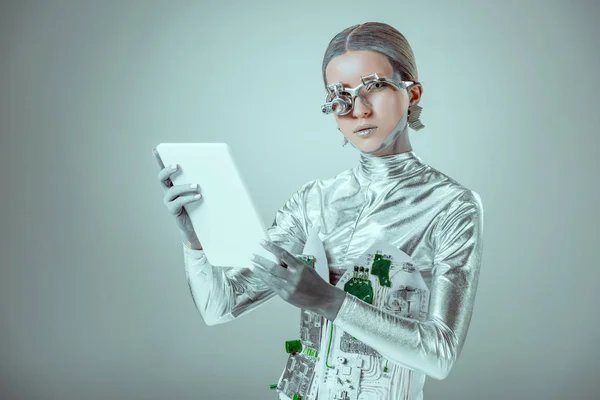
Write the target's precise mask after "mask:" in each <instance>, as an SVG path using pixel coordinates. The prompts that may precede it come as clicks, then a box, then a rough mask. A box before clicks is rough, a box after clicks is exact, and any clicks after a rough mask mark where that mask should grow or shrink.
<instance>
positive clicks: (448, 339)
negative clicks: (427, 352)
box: [426, 334, 460, 381]
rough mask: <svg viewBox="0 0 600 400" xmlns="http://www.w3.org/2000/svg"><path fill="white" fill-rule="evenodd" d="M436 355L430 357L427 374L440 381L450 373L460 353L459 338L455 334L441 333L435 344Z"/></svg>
mask: <svg viewBox="0 0 600 400" xmlns="http://www.w3.org/2000/svg"><path fill="white" fill-rule="evenodd" d="M435 348H436V350H435V356H434V357H431V358H430V359H429V361H430V363H429V368H428V370H429V371H427V372H426V374H427V375H429V376H430V377H432V378H433V379H436V380H438V381H441V380H444V379H446V378H447V377H448V375H450V371H452V368H453V367H454V364H455V363H456V360H457V359H458V355H459V353H460V349H459V343H458V338H457V337H456V336H455V335H453V334H449V335H440V337H439V339H438V341H437V345H436V346H435Z"/></svg>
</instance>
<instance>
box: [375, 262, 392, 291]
mask: <svg viewBox="0 0 600 400" xmlns="http://www.w3.org/2000/svg"><path fill="white" fill-rule="evenodd" d="M391 265H392V261H391V260H387V259H385V258H383V256H382V255H381V254H375V259H374V260H373V265H372V266H371V273H372V274H373V275H375V276H378V277H379V284H380V285H381V286H387V287H391V286H392V282H391V281H390V266H391Z"/></svg>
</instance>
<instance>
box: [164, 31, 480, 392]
mask: <svg viewBox="0 0 600 400" xmlns="http://www.w3.org/2000/svg"><path fill="white" fill-rule="evenodd" d="M322 69H323V80H324V83H325V87H326V90H327V98H326V102H325V104H324V105H323V106H322V111H323V112H324V113H329V114H332V115H333V117H334V118H335V120H336V121H337V124H338V129H339V130H340V132H341V133H342V134H343V136H344V142H345V143H346V142H350V143H351V144H352V145H353V146H354V147H355V148H356V149H357V150H358V151H359V153H360V163H359V165H358V166H357V167H355V168H352V169H349V170H346V171H344V172H342V173H340V174H339V175H337V176H335V177H333V178H331V179H327V180H314V181H310V182H307V183H306V184H304V185H303V186H302V187H301V188H300V189H299V190H298V191H297V192H296V193H295V194H294V195H293V196H292V197H291V198H290V199H289V200H288V201H287V202H286V204H285V205H284V206H283V207H282V208H281V209H280V210H278V212H277V214H276V217H275V221H274V222H273V225H272V226H271V228H270V229H269V230H268V234H269V237H270V239H271V241H270V242H268V243H266V244H264V245H263V246H264V247H265V248H266V249H267V250H269V251H271V252H272V253H273V254H275V255H276V256H277V257H278V258H279V260H280V261H281V263H280V264H279V265H275V264H273V263H271V262H269V261H268V260H266V259H264V258H261V257H256V258H254V259H253V264H254V266H256V268H254V269H253V270H250V269H235V268H217V267H214V266H212V265H210V264H209V263H208V262H207V260H206V258H205V257H204V254H203V251H202V250H201V245H200V243H199V242H198V239H197V237H195V234H194V233H193V230H192V229H191V228H190V227H191V224H190V223H189V220H188V219H187V216H186V215H185V211H184V210H183V208H182V206H183V205H184V204H189V203H190V202H192V201H195V198H194V197H193V195H194V194H197V189H196V190H194V189H190V187H189V186H185V185H182V186H177V187H172V188H169V187H168V185H167V183H166V182H167V181H168V178H169V176H170V174H171V173H173V172H174V171H172V170H169V169H167V168H165V169H164V170H163V171H161V173H160V174H159V179H160V180H161V181H162V182H163V184H164V185H165V189H167V194H166V195H165V203H166V204H167V206H168V207H169V210H171V212H173V213H174V214H175V215H179V217H178V218H179V219H178V224H179V226H180V228H182V232H183V234H184V241H185V242H186V243H187V244H186V245H184V247H183V249H184V257H185V266H186V272H187V276H188V279H189V285H190V290H191V293H192V297H193V298H194V301H195V304H196V306H197V308H198V310H199V311H200V314H201V316H202V318H203V320H204V321H205V323H206V324H208V325H214V324H220V323H224V322H227V321H231V320H232V319H234V318H237V317H240V316H242V315H245V314H247V313H248V312H250V311H251V310H253V309H255V308H256V307H257V306H259V305H261V304H263V303H265V302H266V301H267V300H269V299H271V298H273V297H274V296H275V295H276V294H277V295H279V296H280V297H282V298H283V299H284V300H286V301H287V302H289V303H290V304H293V305H295V306H297V307H299V308H302V309H303V311H304V310H308V311H310V312H312V313H315V314H318V315H320V316H323V317H324V318H325V319H326V321H325V323H326V324H327V328H332V329H336V330H337V331H338V335H337V336H336V338H337V339H336V340H337V342H336V341H335V340H333V339H332V337H333V335H332V330H331V329H324V330H323V340H324V341H329V343H330V344H329V346H330V349H329V350H331V343H335V344H334V345H333V347H334V349H333V351H334V352H335V351H337V352H338V357H337V358H336V360H338V361H339V366H337V367H335V366H332V365H330V364H332V363H333V362H334V361H333V360H331V359H330V358H331V355H330V352H329V351H328V352H327V355H326V356H324V354H323V353H321V357H320V358H319V359H320V360H323V359H325V361H324V363H325V364H326V365H327V368H332V369H333V368H339V372H336V373H335V374H334V375H335V376H336V377H335V378H332V373H331V371H330V370H328V369H327V368H325V370H324V372H323V371H322V372H321V373H320V374H319V373H315V374H309V375H310V376H311V377H312V378H311V379H312V381H311V382H309V387H308V388H304V389H303V390H304V392H303V393H300V392H296V393H297V395H296V398H299V397H301V398H302V399H306V398H315V397H317V396H318V398H319V399H321V400H325V399H330V398H331V399H334V398H335V399H361V400H364V399H400V398H402V399H405V398H410V399H421V398H422V397H423V385H424V382H425V376H426V375H429V376H431V377H433V378H435V379H444V378H445V377H446V376H447V375H448V374H449V372H450V370H451V368H452V366H453V364H454V363H455V362H456V360H457V358H458V356H459V354H460V352H461V349H462V346H463V344H464V341H465V338H466V335H467V330H468V327H469V323H470V319H471V314H472V309H473V303H474V300H475V294H476V290H477V283H478V278H479V270H480V263H481V254H482V229H483V208H482V204H481V200H480V197H479V196H478V195H477V193H475V192H474V191H472V190H469V189H467V188H465V187H464V186H462V185H460V184H459V183H457V182H456V181H455V180H453V179H451V178H449V177H448V176H446V175H444V174H443V173H441V172H439V171H437V170H435V169H434V168H432V167H430V166H428V165H427V164H425V163H423V162H422V161H421V159H420V158H419V157H418V156H417V155H416V154H415V153H414V151H413V149H412V147H411V145H410V141H409V137H408V127H409V126H410V127H411V128H413V129H415V130H418V129H421V128H423V125H422V124H421V122H420V121H419V115H420V111H421V108H420V107H419V106H418V103H419V101H420V98H421V95H422V86H421V84H420V83H418V75H417V69H416V64H415V59H414V55H413V52H412V50H411V47H410V45H409V44H408V42H407V41H406V39H405V37H404V36H403V35H402V34H401V33H400V32H398V31H397V30H396V29H394V28H392V27H391V26H389V25H386V24H382V23H375V22H370V23H364V24H361V25H355V26H352V27H350V28H347V29H345V30H344V31H342V32H340V33H339V34H337V35H336V36H335V37H334V38H333V39H332V40H331V42H330V43H329V46H328V48H327V51H326V52H325V56H324V60H323V65H322ZM345 143H344V144H345ZM315 231H316V232H318V238H319V240H320V241H321V242H322V244H323V247H324V249H325V252H326V256H327V263H328V266H329V272H330V282H329V283H328V282H326V281H325V280H323V279H322V278H321V277H320V276H319V275H318V274H317V273H316V271H315V270H314V269H312V268H310V267H309V266H307V265H306V264H305V263H304V262H303V261H301V260H299V259H298V258H297V255H298V254H300V253H301V251H302V247H303V245H304V244H305V243H306V241H307V239H308V237H309V235H310V234H311V232H315ZM377 240H379V241H384V242H385V243H388V244H389V245H390V246H392V247H394V248H395V249H398V251H400V252H403V253H405V254H406V255H408V256H410V259H411V262H412V264H413V265H415V266H416V269H417V270H418V272H417V273H419V272H420V276H422V278H423V280H424V281H425V283H426V284H427V287H428V289H429V292H428V293H429V296H428V297H429V299H428V301H429V304H428V313H427V315H426V316H425V317H424V318H410V317H407V316H406V315H408V314H402V313H401V312H390V311H389V307H388V309H384V307H383V306H376V305H375V304H377V302H376V301H366V300H361V299H359V298H358V297H357V296H355V295H351V294H348V293H347V290H346V288H344V287H340V285H337V286H335V285H336V284H338V283H339V282H341V281H340V279H342V278H343V277H344V276H346V277H348V276H349V275H352V273H353V271H352V269H353V268H352V267H353V266H354V265H355V263H356V260H357V259H358V258H359V257H361V255H363V254H364V253H365V251H366V250H367V249H368V248H369V247H370V246H371V245H372V244H373V243H374V242H375V241H377ZM361 274H362V277H363V278H364V279H363V280H362V282H367V281H368V280H369V279H371V281H372V282H373V284H377V279H376V278H377V277H374V276H370V278H369V273H368V272H367V273H366V274H364V273H362V272H361ZM355 276H356V275H355ZM348 279H349V278H346V281H347V280H348ZM371 281H369V282H371ZM369 282H367V283H368V285H371V283H369ZM381 282H383V281H381ZM382 285H383V286H385V284H382ZM383 286H382V287H383ZM382 301H383V300H382ZM379 304H383V303H381V302H380V303H379ZM342 333H343V334H344V335H345V336H344V337H346V338H350V337H351V338H352V339H353V340H355V341H357V342H347V345H353V346H354V345H356V344H357V343H360V344H361V345H362V346H363V353H362V354H363V356H365V354H371V355H370V356H369V357H371V358H369V360H370V361H369V362H371V363H372V365H371V364H369V366H367V365H364V364H363V363H362V361H361V363H360V364H357V365H355V364H352V363H350V361H348V360H350V359H351V357H350V358H348V360H347V359H346V358H344V357H342V356H339V354H342V353H340V351H341V350H340V349H339V348H335V346H336V345H339V343H342V336H340V334H342ZM326 335H330V336H329V340H328V337H327V336H326ZM323 343H324V342H323ZM348 343H349V344H348ZM338 347H339V346H338ZM321 348H323V347H321ZM346 350H347V349H346ZM367 350H369V351H370V352H371V353H369V351H367ZM347 351H348V350H347ZM356 353H360V351H356ZM344 354H346V356H348V355H351V354H350V353H349V352H348V353H343V354H342V355H344ZM365 357H366V356H365ZM353 368H354V369H353ZM367 369H369V371H370V372H369V373H372V375H373V376H370V378H369V379H367V378H366V375H367ZM352 371H354V372H352ZM356 371H359V372H360V371H362V373H358V372H356ZM302 373H304V374H305V375H306V374H307V371H306V370H305V371H302ZM344 374H346V375H347V376H346V377H344V376H343V375H344ZM350 377H351V379H350ZM345 378H348V379H345ZM288 383H289V382H287V383H286V385H287V384H288ZM282 386H283V385H282V382H281V381H280V384H279V385H278V387H277V389H279V391H280V397H281V398H291V397H292V395H290V393H289V390H287V392H286V390H284V389H285V388H283V387H282ZM315 388H316V389H315ZM316 391H318V394H316Z"/></svg>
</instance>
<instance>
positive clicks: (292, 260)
mask: <svg viewBox="0 0 600 400" xmlns="http://www.w3.org/2000/svg"><path fill="white" fill-rule="evenodd" d="M261 245H262V247H264V248H265V249H266V250H268V251H269V252H271V253H273V255H274V256H275V257H277V258H278V259H279V260H281V261H282V262H283V263H285V264H286V265H287V266H288V267H292V268H297V267H299V265H300V264H301V263H302V261H300V260H298V259H297V258H296V257H295V256H294V255H292V254H291V253H290V252H289V251H287V250H286V249H284V248H282V247H280V246H277V245H276V244H275V243H272V242H269V241H267V240H265V241H262V242H261Z"/></svg>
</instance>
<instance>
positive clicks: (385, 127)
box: [325, 50, 412, 156]
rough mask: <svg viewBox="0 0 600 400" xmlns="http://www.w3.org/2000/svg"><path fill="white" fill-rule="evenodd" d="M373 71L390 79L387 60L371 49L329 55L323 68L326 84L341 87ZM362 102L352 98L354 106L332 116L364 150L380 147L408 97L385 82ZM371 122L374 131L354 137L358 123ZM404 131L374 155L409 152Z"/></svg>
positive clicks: (346, 134)
mask: <svg viewBox="0 0 600 400" xmlns="http://www.w3.org/2000/svg"><path fill="white" fill-rule="evenodd" d="M373 73H377V74H378V75H379V76H380V77H386V78H390V79H392V78H393V73H394V70H393V68H392V64H390V62H389V61H388V59H387V58H386V57H385V56H384V55H383V54H380V53H377V52H374V51H363V50H355V51H354V50H353V51H348V52H346V53H344V54H342V55H340V56H337V57H335V58H333V59H332V60H331V61H330V62H329V64H328V65H327V67H326V69H325V77H326V79H327V84H328V85H331V84H333V83H335V82H342V85H343V86H344V87H348V88H354V87H357V86H358V85H360V84H361V83H362V82H361V79H360V78H361V76H367V75H370V74H373ZM368 102H369V103H370V105H365V104H364V103H363V102H362V101H361V100H360V99H359V98H355V101H354V107H353V108H352V111H351V112H350V113H349V114H346V115H337V114H334V118H335V119H336V122H337V124H338V127H339V128H340V130H341V131H342V133H343V134H344V136H345V137H346V138H347V139H348V140H349V141H351V142H352V143H354V145H355V146H356V147H358V148H359V149H360V150H362V151H364V152H372V151H374V150H376V149H378V148H379V147H380V146H381V143H382V142H383V140H384V139H385V138H386V137H387V135H388V134H389V133H390V132H391V131H392V129H394V128H395V127H396V125H397V124H398V122H399V121H400V119H401V118H402V117H403V116H404V113H405V110H406V109H407V108H408V102H409V97H408V94H407V92H406V90H400V91H399V90H396V89H395V88H394V87H392V86H390V85H386V86H385V87H383V88H382V89H380V90H377V91H374V92H372V93H370V94H369V98H368ZM365 124H369V125H375V126H376V128H375V130H374V131H373V132H372V133H370V134H368V135H367V136H362V137H361V136H358V135H357V133H356V132H355V130H356V129H357V128H358V127H359V126H360V125H365ZM410 150H412V148H411V147H410V143H409V142H408V135H407V131H405V132H404V133H403V134H402V136H401V137H400V138H398V140H397V143H395V144H394V145H391V146H389V147H388V148H386V149H383V150H381V151H380V152H379V153H374V154H373V155H374V156H383V155H387V154H393V153H400V152H404V151H410Z"/></svg>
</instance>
